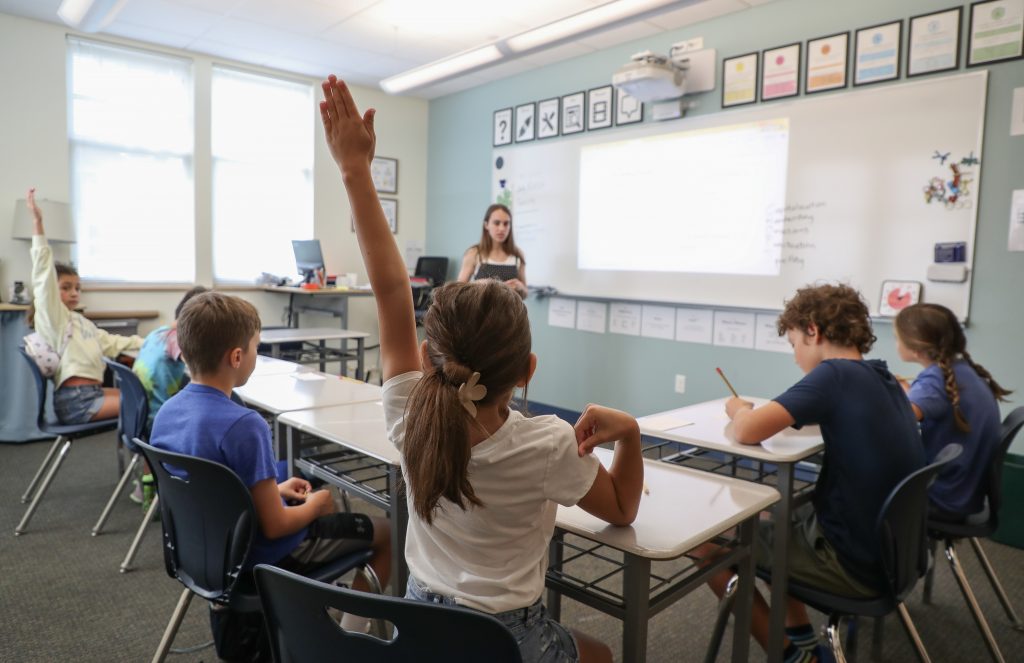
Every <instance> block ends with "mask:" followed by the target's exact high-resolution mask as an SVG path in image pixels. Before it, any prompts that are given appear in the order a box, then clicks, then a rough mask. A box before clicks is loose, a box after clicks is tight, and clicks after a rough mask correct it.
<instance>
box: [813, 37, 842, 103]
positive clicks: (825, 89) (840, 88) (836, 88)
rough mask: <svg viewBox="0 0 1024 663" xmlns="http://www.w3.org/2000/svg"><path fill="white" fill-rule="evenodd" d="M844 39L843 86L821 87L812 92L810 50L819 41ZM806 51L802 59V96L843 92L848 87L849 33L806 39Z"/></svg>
mask: <svg viewBox="0 0 1024 663" xmlns="http://www.w3.org/2000/svg"><path fill="white" fill-rule="evenodd" d="M844 36H845V37H846V52H845V53H843V84H842V85H833V86H831V87H821V88H817V89H814V90H812V89H811V86H810V81H811V71H810V67H811V49H812V48H814V44H816V43H817V42H819V41H825V40H826V39H835V38H836V37H844ZM804 48H805V49H806V53H807V55H806V57H805V58H804V71H803V74H804V94H821V93H822V92H832V91H834V90H844V89H846V88H847V87H849V86H850V31H849V30H846V31H845V32H837V33H835V34H831V35H823V36H821V37H815V38H814V39H808V40H807V44H806V45H805V46H804Z"/></svg>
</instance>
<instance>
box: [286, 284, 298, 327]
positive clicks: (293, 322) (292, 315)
mask: <svg viewBox="0 0 1024 663" xmlns="http://www.w3.org/2000/svg"><path fill="white" fill-rule="evenodd" d="M287 324H288V326H289V327H292V328H296V327H298V326H299V312H298V311H297V310H296V309H295V293H294V292H289V293H288V322H287Z"/></svg>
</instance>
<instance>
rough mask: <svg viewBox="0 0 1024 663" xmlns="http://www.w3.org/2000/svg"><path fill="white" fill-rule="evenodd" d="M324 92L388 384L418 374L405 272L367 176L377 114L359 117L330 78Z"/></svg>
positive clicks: (329, 134)
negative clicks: (372, 301) (404, 375)
mask: <svg viewBox="0 0 1024 663" xmlns="http://www.w3.org/2000/svg"><path fill="white" fill-rule="evenodd" d="M322 87H323V93H324V101H321V102H320V119H321V120H322V121H323V125H324V134H325V136H326V138H327V144H328V147H330V150H331V156H332V157H334V161H335V162H336V163H337V164H338V168H340V170H341V178H342V181H343V182H344V184H345V190H346V191H347V192H348V200H349V205H350V207H351V209H352V218H353V220H354V222H355V226H356V239H357V240H358V241H359V250H360V252H361V253H362V256H363V262H364V263H365V264H366V272H367V275H368V276H369V279H370V287H371V288H372V289H373V294H374V299H375V300H376V302H377V319H378V321H379V325H380V356H381V364H382V374H383V378H384V380H388V379H390V378H392V377H394V376H396V375H401V374H402V373H408V372H410V371H417V370H419V369H420V358H419V344H418V342H417V338H416V319H415V317H414V313H413V302H412V289H411V288H410V287H409V272H408V271H407V269H406V266H405V261H404V260H403V258H402V254H401V252H400V251H399V250H398V245H397V244H395V237H394V235H393V234H392V232H391V229H390V228H389V227H388V223H387V219H386V218H385V217H384V210H383V209H381V206H380V199H379V198H377V191H376V189H375V188H374V186H373V179H372V177H371V176H370V162H371V161H372V160H373V152H374V146H375V144H376V133H375V132H374V127H373V118H374V114H375V113H376V111H375V110H374V109H372V108H371V109H369V110H367V111H366V113H365V114H364V115H362V116H360V115H359V110H358V108H357V107H356V104H355V101H354V100H353V99H352V93H351V92H350V91H349V89H348V86H347V85H345V82H344V81H340V80H338V79H337V78H336V77H334V76H330V77H329V78H328V79H327V80H326V81H324V82H323V85H322Z"/></svg>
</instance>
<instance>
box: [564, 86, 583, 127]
mask: <svg viewBox="0 0 1024 663" xmlns="http://www.w3.org/2000/svg"><path fill="white" fill-rule="evenodd" d="M574 111H575V114H573V112H574ZM586 116H587V93H586V92H583V91H580V92H572V93H570V94H563V95H562V117H561V120H562V124H561V127H562V135H563V136H568V135H570V134H578V133H580V132H581V131H584V130H586V128H587V127H586V124H585V122H586Z"/></svg>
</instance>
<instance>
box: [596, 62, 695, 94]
mask: <svg viewBox="0 0 1024 663" xmlns="http://www.w3.org/2000/svg"><path fill="white" fill-rule="evenodd" d="M612 85H614V86H615V87H617V88H619V89H620V90H623V91H625V92H626V94H628V95H629V96H631V97H634V98H636V99H639V100H640V101H661V100H662V99H677V98H679V97H681V96H683V95H684V94H686V77H685V72H684V71H683V70H682V69H680V68H679V67H678V66H676V65H675V64H673V63H672V62H671V61H670V60H669V58H668V57H667V56H664V55H658V54H657V53H652V52H651V51H643V52H641V53H637V54H636V55H634V56H633V57H632V58H630V62H628V63H627V64H625V65H623V66H622V67H621V68H620V69H619V70H618V71H617V72H615V73H614V74H613V75H612Z"/></svg>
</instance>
